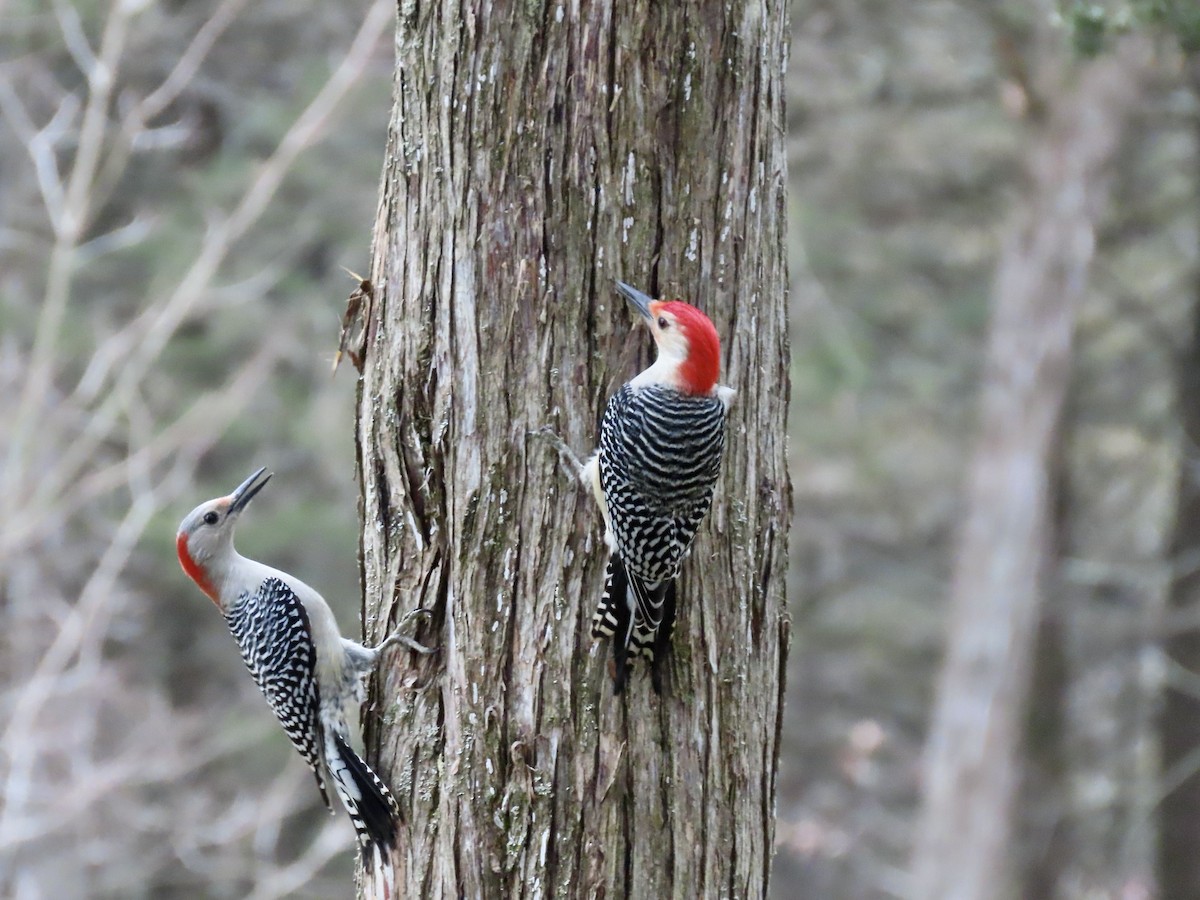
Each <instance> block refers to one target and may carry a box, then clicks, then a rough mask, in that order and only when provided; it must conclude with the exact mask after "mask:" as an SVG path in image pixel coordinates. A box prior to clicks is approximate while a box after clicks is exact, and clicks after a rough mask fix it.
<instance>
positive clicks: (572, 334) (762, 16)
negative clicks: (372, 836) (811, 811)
mask: <svg viewBox="0 0 1200 900" xmlns="http://www.w3.org/2000/svg"><path fill="white" fill-rule="evenodd" d="M785 19H786V15H785V8H784V4H783V2H782V0H733V2H726V0H693V2H688V3H651V2H594V3H580V2H578V0H576V2H570V0H567V2H564V3H562V4H558V3H550V4H547V5H543V4H530V3H504V2H495V3H490V2H483V0H463V2H455V3H421V4H418V3H407V2H406V3H402V4H401V8H400V16H399V21H398V30H397V69H396V82H395V105H394V112H393V117H392V122H391V128H390V135H389V141H388V150H387V159H386V162H385V170H384V180H383V188H382V190H383V194H382V200H381V204H380V207H379V215H378V220H377V222H376V226H375V247H374V257H373V261H372V267H371V276H370V278H371V281H372V282H373V284H374V286H375V291H374V298H373V300H372V302H371V303H370V304H369V309H368V310H367V311H366V337H365V359H364V368H363V373H362V380H361V384H360V395H359V396H360V405H359V422H358V438H359V452H360V456H359V465H360V475H361V479H362V485H361V486H362V498H363V524H364V528H363V544H362V561H363V575H364V585H365V609H364V614H365V617H366V621H367V623H368V636H369V637H371V638H378V637H380V636H382V635H383V634H384V633H386V631H387V630H389V629H390V628H391V627H393V624H394V623H395V622H396V621H398V619H399V618H400V617H401V616H402V615H403V614H404V613H405V612H407V611H408V610H410V609H412V608H414V607H418V606H421V607H424V608H426V609H428V610H430V611H431V613H432V616H431V617H430V618H429V619H428V620H427V621H426V622H424V623H423V624H422V626H421V628H420V629H419V630H418V632H417V636H418V638H419V639H420V640H422V641H423V642H425V643H429V644H433V645H436V646H438V647H439V648H440V649H439V652H438V653H437V654H436V655H434V656H430V657H417V656H414V655H410V654H406V653H400V654H397V655H396V656H395V657H393V658H392V661H391V663H390V667H389V668H388V669H387V670H386V671H385V672H384V673H383V676H382V678H381V680H380V683H379V684H378V685H377V686H376V690H375V692H374V694H375V701H374V712H373V714H372V715H371V716H369V717H368V724H369V726H370V727H369V731H368V748H369V751H370V755H371V758H372V761H373V762H378V763H379V771H380V772H381V775H382V777H383V778H384V779H385V780H386V781H387V782H388V783H389V784H390V785H391V786H392V787H393V789H394V791H395V793H396V796H397V798H398V800H399V802H400V805H401V807H402V809H403V810H404V814H405V817H406V822H405V825H404V827H403V829H402V832H403V833H402V836H401V851H400V853H399V854H397V856H398V858H397V859H396V860H395V863H394V867H395V870H394V881H395V896H398V897H421V898H445V897H467V898H474V897H550V896H553V897H653V898H665V897H677V898H689V900H691V898H697V897H737V898H743V897H755V896H759V897H761V896H764V895H765V893H766V890H767V877H768V871H769V865H770V859H771V855H772V852H773V837H774V821H773V819H774V798H775V777H776V766H777V761H778V754H779V727H780V717H781V713H782V696H783V682H784V664H785V659H786V654H787V643H788V620H787V617H786V607H785V562H786V547H787V528H788V522H789V518H790V513H789V507H790V485H789V482H788V475H787V469H786V465H785V444H786V438H785V435H786V430H785V413H786V406H787V396H788V348H787V329H786V308H787V280H786V266H785V254H784V227H785V224H784V223H785V171H784V166H785V162H784V152H783V130H784V117H783V73H784V66H785V58H786V43H787V37H786V35H787V32H786V28H785V25H786V22H785ZM614 278H621V279H623V280H626V281H629V282H630V283H632V284H635V285H637V286H638V287H641V288H642V289H644V290H646V291H647V292H648V293H650V294H652V295H656V296H663V297H669V298H675V297H680V298H684V299H687V300H690V301H691V302H693V303H695V304H696V305H697V306H699V307H700V308H701V309H703V310H704V311H705V312H707V313H708V314H709V316H710V317H711V318H712V319H713V322H714V323H715V324H716V326H717V330H718V331H719V332H720V334H721V336H722V338H723V341H722V378H721V380H722V382H723V383H725V384H729V385H731V386H733V387H734V388H736V389H737V391H738V397H737V399H736V400H735V403H734V406H733V409H732V412H731V419H730V422H729V426H728V434H727V438H728V439H727V445H726V453H725V462H724V467H723V471H722V477H721V481H720V484H719V486H718V489H717V495H716V499H715V502H714V505H713V509H712V513H711V514H710V516H709V519H708V521H707V522H706V523H705V525H704V527H703V529H702V531H701V534H700V537H699V538H698V540H697V542H696V544H695V545H694V550H693V553H692V556H691V558H690V560H689V561H688V562H687V563H686V565H685V568H684V574H683V577H682V579H681V582H680V586H679V601H680V603H679V605H680V610H679V621H678V623H677V626H676V630H675V637H674V641H673V651H672V655H671V657H670V661H669V667H668V670H667V678H666V689H665V691H664V694H663V696H662V697H657V696H655V695H654V694H653V693H652V691H651V689H650V683H649V678H648V675H647V673H646V670H645V668H644V666H641V665H639V666H638V667H637V669H636V670H635V672H634V675H633V678H632V680H631V683H630V685H629V687H628V689H627V691H626V693H625V694H624V695H623V696H622V697H619V698H614V697H613V694H612V686H611V683H610V680H609V675H608V665H607V662H608V660H607V653H606V648H605V647H604V646H602V645H600V644H597V643H594V642H593V641H592V638H591V636H590V622H591V616H592V613H593V611H594V609H595V605H596V602H597V600H598V599H599V597H600V593H601V589H602V586H603V585H602V582H603V573H604V565H605V561H606V550H605V548H604V544H603V538H602V522H601V518H600V514H599V511H598V509H597V508H596V505H595V502H594V500H593V498H592V497H591V495H590V493H589V492H587V491H586V490H584V489H583V487H582V486H581V485H580V484H579V482H578V479H577V478H575V477H574V476H573V475H568V474H567V472H566V471H565V469H564V466H563V465H562V464H561V462H560V460H559V457H558V455H557V453H556V451H555V450H554V448H553V447H552V446H551V445H550V444H549V443H548V442H547V441H545V440H544V439H541V438H538V437H534V436H531V432H532V431H535V430H536V429H539V428H541V427H542V426H547V425H548V426H550V427H551V428H552V429H553V430H554V431H555V432H556V433H557V434H559V435H560V436H561V437H562V438H563V439H564V440H565V441H566V442H567V443H568V444H569V445H570V446H571V447H572V448H573V449H574V450H575V452H576V453H578V454H580V455H581V456H583V455H585V454H587V453H590V452H591V450H592V448H593V447H594V446H595V442H596V440H597V429H598V423H599V420H600V416H601V414H602V412H603V409H604V405H605V402H606V401H607V399H608V397H609V395H610V393H611V392H612V391H613V390H614V389H615V388H616V387H618V386H619V385H620V384H621V383H622V382H624V381H626V380H628V378H630V377H631V376H632V375H633V374H635V373H636V371H638V370H639V369H640V368H641V367H643V366H644V365H646V364H647V363H648V362H649V360H650V358H651V341H650V338H649V336H648V335H647V333H646V332H645V331H644V330H642V329H638V330H636V331H634V330H633V329H632V326H633V323H634V318H633V316H632V315H631V313H630V311H629V310H628V309H627V308H626V306H625V304H624V303H623V301H622V300H621V299H620V298H619V297H618V296H617V295H616V294H615V293H614V291H613V285H612V282H613V279H614ZM363 893H364V895H366V896H369V897H382V896H383V895H384V893H383V888H382V879H381V878H380V876H379V873H377V872H367V873H365V875H364V883H363Z"/></svg>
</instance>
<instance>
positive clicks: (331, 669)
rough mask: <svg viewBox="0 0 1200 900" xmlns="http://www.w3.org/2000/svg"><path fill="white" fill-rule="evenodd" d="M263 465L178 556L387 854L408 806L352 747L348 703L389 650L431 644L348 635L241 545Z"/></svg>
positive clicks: (209, 511)
mask: <svg viewBox="0 0 1200 900" xmlns="http://www.w3.org/2000/svg"><path fill="white" fill-rule="evenodd" d="M264 472H266V469H259V470H258V471H257V472H255V473H254V474H253V475H251V476H250V477H249V478H247V479H246V480H245V481H243V482H242V483H241V484H240V485H239V486H238V488H237V490H235V491H234V492H233V493H232V494H230V495H228V496H226V497H217V498H216V499H214V500H209V501H208V502H207V503H201V504H200V505H199V506H197V507H196V508H195V509H193V510H192V511H191V512H190V513H188V515H187V517H186V518H185V519H184V520H183V522H182V523H181V524H180V526H179V532H178V534H177V535H176V538H175V546H176V551H177V552H178V554H179V562H180V565H182V566H183V571H184V572H185V573H186V574H187V575H188V577H189V578H191V579H192V580H193V581H194V582H196V584H197V585H198V586H199V588H200V590H202V591H203V592H204V593H205V594H207V595H208V597H209V599H211V600H212V601H213V602H214V603H215V604H216V605H217V608H218V609H220V610H221V612H222V613H223V614H224V615H225V620H226V622H227V623H228V624H229V630H230V631H232V632H233V637H234V640H236V641H237V644H238V647H239V648H240V649H241V651H242V659H243V660H245V663H246V667H247V668H248V669H249V670H250V674H251V675H253V676H254V680H255V681H256V682H257V683H258V686H259V689H260V690H261V691H262V692H263V695H264V696H265V697H266V698H267V703H268V704H269V705H270V707H271V709H272V711H274V713H275V715H276V717H277V718H278V719H279V723H280V724H281V725H282V726H283V730H284V731H285V732H287V736H288V737H289V738H290V739H291V742H292V745H293V746H294V747H295V748H296V749H297V750H298V751H300V755H301V756H303V757H304V761H305V762H306V763H308V765H309V768H311V769H312V771H313V775H315V776H316V779H317V788H318V790H320V792H321V799H322V800H324V801H325V805H326V806H327V807H329V808H330V809H331V810H332V808H333V807H332V806H331V805H330V803H329V794H328V792H327V791H326V789H325V777H326V775H328V777H329V778H331V779H332V780H333V786H334V790H335V791H336V793H337V795H338V797H339V798H340V799H341V801H342V805H343V806H345V807H346V812H348V813H349V814H350V821H351V823H352V824H353V825H354V830H355V833H356V834H357V835H358V840H359V845H360V847H361V848H362V852H363V854H364V857H366V856H367V855H368V854H369V853H370V852H372V848H375V849H376V850H377V852H378V853H379V854H380V856H382V857H383V858H384V859H386V857H387V855H388V853H389V851H390V850H392V849H393V848H394V847H395V845H396V832H397V826H398V823H399V821H400V808H399V806H398V805H397V804H396V801H395V799H394V798H393V797H392V794H391V792H390V791H389V790H388V789H387V787H386V786H385V785H384V784H383V782H382V781H380V780H379V777H378V776H377V775H376V774H375V773H374V772H373V771H371V768H370V767H369V766H368V765H367V764H366V763H365V762H364V761H363V760H362V759H361V758H360V757H359V756H358V754H356V753H355V752H354V750H353V749H352V748H351V746H350V734H349V729H348V728H347V726H346V715H345V708H346V705H347V704H348V703H349V702H350V701H351V700H355V701H357V702H359V703H361V702H362V701H363V700H364V698H365V695H366V684H365V681H366V677H367V676H368V675H369V674H370V673H371V671H372V670H373V669H374V667H375V663H376V661H377V660H378V659H379V655H380V654H381V653H382V652H383V650H384V649H385V648H387V647H389V646H391V645H392V644H396V643H404V644H405V645H406V646H409V647H411V648H412V649H414V650H417V651H419V652H432V651H430V650H428V649H427V648H425V647H422V646H421V645H420V644H418V643H416V642H415V641H412V640H411V639H409V638H405V637H401V636H400V635H395V634H394V635H392V636H391V637H389V638H388V639H387V640H385V641H383V643H381V644H380V645H379V646H378V647H373V648H372V647H365V646H363V645H362V644H360V643H358V642H357V641H352V640H350V639H349V638H344V637H342V636H341V634H340V632H339V631H338V626H337V622H336V621H335V619H334V617H333V612H332V611H331V610H330V608H329V604H327V603H326V602H325V600H324V598H322V597H321V595H320V594H318V593H317V592H316V591H315V590H313V589H312V588H311V587H309V586H308V585H307V584H305V583H304V582H302V581H301V580H300V579H298V578H295V577H293V576H291V575H288V574H287V573H286V572H281V571H279V570H278V569H272V568H271V567H270V566H265V565H263V564H262V563H259V562H255V561H254V560H252V559H246V558H245V557H244V556H242V555H240V554H239V553H238V552H237V551H236V550H235V549H234V548H233V531H234V527H235V526H236V525H237V521H238V518H239V517H240V516H241V514H242V512H243V511H244V510H245V509H246V506H247V505H248V504H249V503H250V501H251V500H252V499H254V496H255V495H256V494H257V493H258V492H259V491H261V490H262V489H263V486H264V485H266V483H267V482H268V481H269V480H270V479H271V473H267V474H265V475H264Z"/></svg>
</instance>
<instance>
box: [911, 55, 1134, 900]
mask: <svg viewBox="0 0 1200 900" xmlns="http://www.w3.org/2000/svg"><path fill="white" fill-rule="evenodd" d="M1125 50H1126V51H1128V52H1125V53H1118V54H1113V55H1112V56H1108V57H1105V58H1102V59H1099V60H1097V61H1095V62H1091V63H1088V64H1087V65H1085V66H1084V67H1083V69H1082V71H1081V72H1080V73H1079V76H1078V80H1077V81H1076V82H1075V83H1074V85H1073V87H1068V85H1067V83H1066V80H1065V77H1064V81H1063V83H1062V84H1061V85H1060V88H1059V90H1057V91H1055V93H1054V94H1053V95H1051V97H1050V99H1051V101H1052V102H1051V105H1050V107H1049V109H1048V110H1047V113H1046V116H1047V118H1046V121H1045V122H1044V124H1043V127H1042V132H1041V134H1040V135H1039V137H1038V138H1037V140H1036V143H1035V145H1034V147H1033V149H1032V152H1031V154H1030V164H1029V194H1028V198H1027V200H1026V203H1025V205H1024V208H1023V209H1022V211H1021V217H1020V220H1019V221H1018V223H1017V225H1016V227H1015V228H1014V230H1013V233H1012V235H1011V237H1010V239H1009V241H1008V242H1007V244H1006V246H1005V247H1004V250H1003V252H1002V254H1001V258H1000V261H999V263H998V267H997V275H996V282H995V286H994V289H993V299H992V321H991V331H990V335H989V341H988V349H987V359H986V363H985V370H984V386H983V397H982V410H981V414H980V425H979V437H978V440H977V444H976V447H975V451H974V456H973V459H972V461H971V465H970V470H969V475H968V484H967V489H966V491H967V494H966V507H967V508H966V513H965V520H964V524H963V531H962V535H961V540H960V545H959V549H958V555H957V559H956V563H955V568H954V574H953V578H952V582H951V587H950V625H949V635H948V641H949V644H948V649H947V654H946V660H945V663H944V665H943V668H942V671H941V675H940V678H939V683H938V696H937V699H936V702H935V706H934V711H933V721H932V724H931V727H930V734H929V737H928V742H927V747H926V761H925V784H924V798H923V805H922V810H921V814H920V817H919V820H918V823H917V833H916V842H915V844H916V846H915V852H914V864H913V885H912V890H911V892H910V895H911V896H913V897H919V898H922V900H951V898H953V900H985V898H999V897H1008V896H1019V895H1020V894H1019V893H1014V890H1013V881H1014V875H1015V872H1014V870H1013V867H1012V860H1011V858H1010V853H1009V843H1010V829H1011V817H1012V813H1013V800H1014V795H1015V791H1016V787H1017V784H1018V779H1019V777H1020V769H1019V765H1018V754H1017V749H1018V747H1019V746H1020V744H1021V741H1022V736H1023V726H1024V724H1025V699H1026V693H1027V689H1028V685H1029V676H1030V671H1031V668H1032V649H1033V644H1034V638H1035V636H1036V626H1037V622H1038V614H1039V609H1040V604H1041V601H1042V588H1043V585H1042V577H1043V574H1044V569H1045V567H1046V565H1047V564H1048V563H1049V562H1050V560H1049V559H1048V551H1049V550H1050V549H1051V545H1052V528H1051V513H1052V509H1051V505H1050V501H1051V496H1050V491H1049V482H1050V467H1051V464H1052V462H1053V458H1054V457H1053V451H1054V448H1055V441H1056V439H1057V434H1058V427H1059V421H1060V416H1061V413H1062V407H1063V399H1064V396H1065V393H1066V388H1067V383H1068V379H1069V377H1070V371H1071V344H1072V334H1073V331H1074V327H1075V309H1076V306H1077V304H1078V303H1079V301H1080V299H1081V297H1082V296H1083V292H1084V291H1085V290H1086V288H1087V281H1088V273H1089V269H1090V264H1091V260H1092V255H1093V251H1094V248H1095V240H1096V238H1095V232H1096V228H1097V225H1098V223H1099V220H1100V217H1101V215H1102V213H1103V210H1104V206H1105V201H1106V195H1107V190H1106V188H1107V183H1108V180H1109V179H1108V177H1107V176H1108V174H1109V173H1110V171H1111V167H1112V165H1113V163H1114V160H1115V159H1116V156H1117V152H1118V150H1119V148H1120V146H1121V137H1122V135H1123V134H1124V131H1125V128H1126V125H1127V122H1128V119H1129V117H1130V115H1131V114H1132V112H1133V110H1134V108H1135V105H1136V101H1137V99H1138V96H1139V84H1140V79H1139V75H1140V74H1144V73H1143V71H1142V69H1143V66H1144V63H1141V62H1140V60H1141V59H1142V58H1143V55H1144V52H1145V47H1144V45H1141V44H1139V43H1136V42H1134V43H1132V44H1131V45H1129V46H1126V47H1125Z"/></svg>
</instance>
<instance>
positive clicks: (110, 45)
mask: <svg viewBox="0 0 1200 900" xmlns="http://www.w3.org/2000/svg"><path fill="white" fill-rule="evenodd" d="M132 15H133V9H132V5H131V4H129V3H127V2H125V0H116V2H115V3H114V5H113V7H112V10H111V12H110V13H109V16H108V20H107V22H106V24H105V27H104V34H103V37H102V38H101V42H100V55H99V58H98V59H97V60H96V64H95V65H93V66H92V67H91V68H90V69H89V70H88V72H87V73H86V74H87V83H88V98H87V103H86V104H85V105H84V110H83V121H82V124H81V125H80V129H79V140H78V144H77V146H76V151H75V159H74V161H73V163H72V166H71V174H70V177H69V178H68V179H67V185H66V192H65V196H64V198H63V206H62V211H61V214H60V215H59V216H57V218H56V219H55V218H54V217H52V224H54V226H55V228H54V234H55V240H54V247H53V249H52V250H51V252H50V261H49V266H48V272H47V279H46V290H45V294H44V296H43V299H42V312H41V315H40V316H39V317H38V323H37V330H36V332H35V336H34V342H33V350H32V352H31V353H30V359H29V366H28V371H27V374H26V379H25V385H24V389H23V390H22V391H21V399H20V401H19V402H18V404H17V410H16V414H15V416H14V419H13V421H12V423H11V427H12V433H11V436H10V443H9V448H8V458H7V465H6V466H5V469H4V477H3V480H2V481H0V497H3V499H4V501H5V504H6V506H7V507H8V508H10V509H12V508H16V507H18V506H19V503H18V502H17V494H18V492H19V490H20V486H21V484H22V482H23V481H24V479H25V459H26V457H27V456H28V454H29V452H30V449H29V446H28V444H29V440H30V436H31V432H32V430H33V428H34V426H35V424H36V423H35V419H36V415H37V412H38V410H39V409H40V408H41V406H42V405H43V402H44V400H45V396H46V392H47V390H48V389H49V387H50V382H51V379H52V378H53V375H54V369H55V365H56V358H57V354H58V340H59V332H60V329H61V328H62V322H63V318H64V316H65V315H66V310H67V303H68V301H69V300H70V293H71V281H72V278H73V276H74V269H75V250H76V246H77V244H78V242H79V238H80V236H81V235H82V234H83V233H84V231H85V229H86V227H87V220H88V216H89V213H90V205H89V197H90V191H91V186H92V180H93V178H94V177H95V174H96V169H97V167H98V166H99V164H100V159H101V156H102V153H103V149H104V143H105V135H106V133H107V130H108V108H109V103H110V101H111V98H112V89H113V84H114V81H115V78H116V70H117V66H118V64H119V63H120V59H121V54H122V53H123V51H124V49H125V41H126V39H127V37H128V28H129V20H130V18H131V16H132Z"/></svg>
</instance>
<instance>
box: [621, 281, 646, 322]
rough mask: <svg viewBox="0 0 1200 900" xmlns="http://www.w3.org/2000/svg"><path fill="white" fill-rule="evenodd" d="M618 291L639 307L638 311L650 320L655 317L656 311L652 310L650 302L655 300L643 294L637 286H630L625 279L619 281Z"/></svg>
mask: <svg viewBox="0 0 1200 900" xmlns="http://www.w3.org/2000/svg"><path fill="white" fill-rule="evenodd" d="M617 293H619V294H620V295H621V296H622V297H624V298H625V299H626V300H628V301H629V302H630V303H632V304H633V305H634V306H635V307H637V311H638V312H640V313H641V314H642V316H643V317H644V318H645V319H647V320H648V321H652V320H653V319H654V313H652V312H650V304H651V303H653V302H654V301H653V300H651V299H650V298H649V297H647V296H646V295H645V294H643V293H642V292H641V291H639V290H638V289H637V288H635V287H630V286H629V285H627V284H626V283H625V282H623V281H618V282H617Z"/></svg>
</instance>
